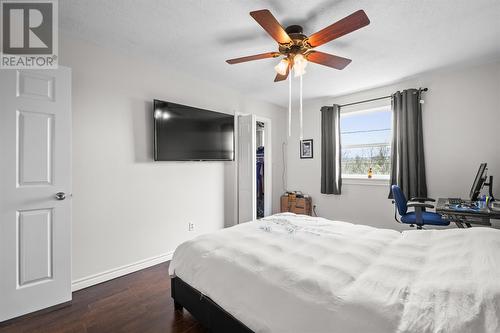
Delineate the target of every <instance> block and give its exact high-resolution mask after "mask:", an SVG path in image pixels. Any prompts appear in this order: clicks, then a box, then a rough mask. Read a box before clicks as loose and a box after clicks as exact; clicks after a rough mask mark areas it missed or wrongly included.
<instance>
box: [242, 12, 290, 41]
mask: <svg viewBox="0 0 500 333" xmlns="http://www.w3.org/2000/svg"><path fill="white" fill-rule="evenodd" d="M250 16H252V17H253V18H254V19H255V21H257V23H259V24H260V25H261V26H262V28H264V30H266V31H267V33H268V34H269V35H271V37H273V39H274V40H275V41H277V42H278V43H280V44H286V43H290V42H291V41H292V40H291V39H290V36H288V34H287V33H286V31H285V29H283V27H282V26H281V24H280V23H279V22H278V20H276V18H275V17H274V16H273V14H271V12H270V11H269V10H267V9H262V10H256V11H254V12H250Z"/></svg>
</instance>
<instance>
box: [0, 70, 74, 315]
mask: <svg viewBox="0 0 500 333" xmlns="http://www.w3.org/2000/svg"><path fill="white" fill-rule="evenodd" d="M0 101H1V104H0V156H1V158H0V189H1V190H0V295H1V297H0V322H1V321H4V320H7V319H11V318H14V317H17V316H20V315H23V314H26V313H29V312H32V311H37V310H40V309H43V308H46V307H50V306H53V305H56V304H59V303H63V302H67V301H69V300H71V200H70V198H71V72H70V70H69V69H68V68H63V67H61V68H59V69H57V70H26V71H19V70H1V75H0ZM57 192H65V193H66V197H67V199H66V200H56V197H55V194H56V193H57Z"/></svg>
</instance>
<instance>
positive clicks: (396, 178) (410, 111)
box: [389, 89, 427, 199]
mask: <svg viewBox="0 0 500 333" xmlns="http://www.w3.org/2000/svg"><path fill="white" fill-rule="evenodd" d="M420 94H421V92H420V90H418V89H408V90H403V91H401V92H400V91H398V92H396V93H395V94H393V95H392V124H393V126H392V129H393V134H392V145H391V155H392V156H391V185H398V186H399V187H400V188H401V190H402V191H403V193H404V194H405V196H406V198H408V199H410V198H412V197H426V196H427V182H426V178H425V159H424V140H423V131H422V104H420ZM389 198H392V193H390V191H389Z"/></svg>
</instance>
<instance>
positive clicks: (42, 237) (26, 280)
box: [17, 209, 53, 287]
mask: <svg viewBox="0 0 500 333" xmlns="http://www.w3.org/2000/svg"><path fill="white" fill-rule="evenodd" d="M17 216H18V219H17V222H18V224H17V243H18V244H19V250H18V251H19V254H18V259H19V260H18V264H17V270H18V272H17V275H18V277H19V286H21V287H22V286H27V285H29V284H31V283H35V282H41V281H45V280H48V279H51V278H52V270H53V266H52V236H53V234H52V209H34V210H27V211H20V212H18V214H17Z"/></svg>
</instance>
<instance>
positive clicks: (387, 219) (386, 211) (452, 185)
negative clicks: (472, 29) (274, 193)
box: [287, 61, 500, 230]
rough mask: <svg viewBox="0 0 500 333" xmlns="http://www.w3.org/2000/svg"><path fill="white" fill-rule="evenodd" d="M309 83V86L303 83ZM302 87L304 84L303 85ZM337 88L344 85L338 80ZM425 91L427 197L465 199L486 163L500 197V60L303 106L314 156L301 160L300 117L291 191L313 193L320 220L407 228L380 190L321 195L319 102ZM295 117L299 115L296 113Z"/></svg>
mask: <svg viewBox="0 0 500 333" xmlns="http://www.w3.org/2000/svg"><path fill="white" fill-rule="evenodd" d="M306 83H307V81H306ZM306 83H305V84H306ZM339 84H342V83H341V82H339ZM418 87H428V88H429V91H428V92H426V93H424V100H425V104H424V106H423V126H424V146H425V158H426V171H427V185H428V195H429V196H430V197H434V198H437V197H467V196H468V193H469V190H470V187H471V185H472V181H473V179H474V176H475V173H476V172H477V168H478V167H479V164H480V163H481V162H488V168H489V174H492V175H494V176H495V177H496V183H495V186H494V188H495V193H496V194H497V196H499V197H500V148H499V145H500V62H499V61H497V62H492V63H487V64H483V65H480V66H475V67H469V68H465V69H458V70H451V69H447V70H441V71H436V72H433V73H426V74H422V75H420V76H418V77H414V78H411V79H407V80H404V81H401V82H399V83H395V84H392V85H390V86H385V87H381V88H376V89H371V90H368V91H363V92H358V93H354V94H350V95H346V96H341V97H337V98H322V99H315V100H310V101H306V102H305V115H304V139H310V138H312V139H314V153H315V154H314V155H315V157H314V159H312V160H306V159H304V160H301V159H300V158H299V148H298V145H299V143H298V142H299V141H298V119H297V117H295V118H294V119H293V124H294V129H293V132H294V136H293V137H292V138H291V140H289V143H288V158H287V161H288V163H287V164H288V177H287V184H288V189H289V190H302V191H303V192H304V193H307V194H310V195H312V198H313V204H316V205H317V212H318V215H320V216H323V217H327V218H329V219H333V220H345V221H349V222H355V223H362V224H368V225H373V226H378V227H387V228H394V229H400V230H405V229H408V228H407V227H406V226H400V225H397V224H396V222H395V221H394V217H393V216H394V210H393V207H392V204H391V202H390V200H388V199H387V195H388V191H389V188H388V186H387V185H385V186H367V185H346V184H344V186H343V188H342V195H340V196H335V195H323V194H321V193H320V178H321V164H320V163H321V160H320V152H321V142H320V141H321V131H320V125H321V118H320V112H319V110H320V108H321V106H323V105H331V104H333V103H336V104H344V103H350V102H355V101H359V100H365V99H370V98H375V97H380V96H386V95H390V94H392V93H394V92H395V91H397V90H402V89H407V88H418ZM294 114H295V115H296V112H294Z"/></svg>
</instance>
